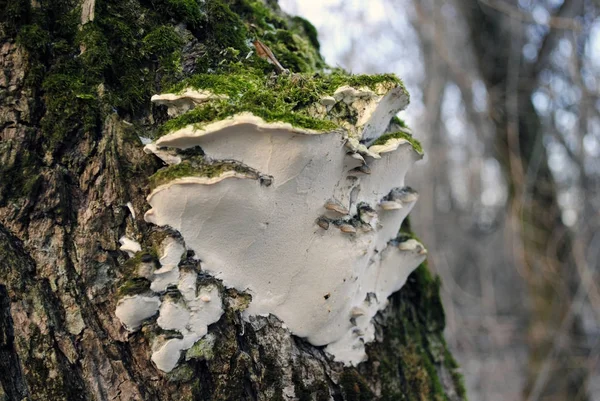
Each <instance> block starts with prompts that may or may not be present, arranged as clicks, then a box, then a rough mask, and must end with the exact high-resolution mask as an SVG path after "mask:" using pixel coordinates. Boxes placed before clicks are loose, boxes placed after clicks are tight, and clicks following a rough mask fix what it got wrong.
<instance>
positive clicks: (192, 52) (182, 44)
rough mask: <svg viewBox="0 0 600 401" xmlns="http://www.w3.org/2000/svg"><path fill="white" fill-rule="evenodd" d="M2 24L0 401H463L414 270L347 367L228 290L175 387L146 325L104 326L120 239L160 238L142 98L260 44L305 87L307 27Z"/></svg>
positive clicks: (65, 21) (136, 13)
mask: <svg viewBox="0 0 600 401" xmlns="http://www.w3.org/2000/svg"><path fill="white" fill-rule="evenodd" d="M0 13H1V14H0V23H1V25H0V29H1V32H0V35H1V41H2V44H1V48H0V64H1V65H2V72H0V88H1V92H0V93H1V95H0V96H1V99H2V101H1V103H0V108H1V109H0V116H1V117H0V118H1V136H0V139H1V141H0V383H1V386H0V400H23V399H28V400H29V399H30V400H69V401H71V400H171V399H173V400H182V399H198V400H204V399H206V400H212V399H214V400H278V399H298V400H329V399H334V400H371V399H386V400H399V399H405V400H443V399H448V400H460V399H465V394H464V389H463V386H462V378H461V376H460V373H459V370H458V367H457V365H456V363H455V361H454V359H453V358H452V356H451V354H450V353H449V351H448V349H447V347H446V344H445V342H444V338H443V335H442V331H443V329H444V324H445V322H444V312H443V308H442V305H441V303H440V299H439V285H440V283H439V280H438V279H437V278H434V277H432V276H431V275H430V273H429V272H428V270H427V267H426V266H425V265H422V266H420V267H419V268H418V269H417V270H416V271H415V272H414V273H413V274H412V275H411V276H410V277H409V279H408V281H407V284H406V285H405V286H404V287H403V289H402V290H401V291H399V292H397V293H396V294H394V295H393V296H392V297H391V298H390V304H389V306H388V307H387V308H386V309H385V310H384V311H383V312H380V313H379V314H378V315H377V317H376V318H375V324H376V339H377V341H375V342H373V343H370V344H368V345H367V354H368V360H367V361H366V362H363V363H361V364H359V365H358V366H357V367H345V366H344V365H343V364H341V363H339V362H334V361H332V360H331V358H330V357H329V356H328V355H327V354H326V353H325V352H324V350H323V347H315V346H313V345H311V344H310V343H308V342H307V341H305V340H303V339H301V338H298V337H296V336H293V335H291V334H290V332H289V330H287V329H286V328H285V326H284V325H282V323H281V321H279V320H278V319H277V318H276V317H274V316H273V315H271V316H269V317H268V318H260V319H257V321H256V322H255V324H249V323H248V322H245V321H244V320H243V319H242V317H241V313H240V308H239V307H238V306H237V304H236V302H237V301H239V300H240V299H242V300H243V299H244V297H243V294H240V293H238V292H237V291H235V290H233V289H222V290H223V292H224V294H225V301H224V303H225V311H224V314H223V315H222V316H221V318H220V320H219V321H218V322H216V323H214V324H212V325H210V327H209V329H208V333H209V336H207V337H205V341H204V342H203V343H202V344H199V347H195V348H194V350H195V352H193V353H192V352H188V353H187V356H186V358H185V360H182V361H181V362H180V363H179V365H178V366H177V367H176V368H175V369H174V370H172V371H170V372H168V373H165V372H162V371H161V370H159V369H157V368H156V367H155V366H154V365H153V363H152V362H151V358H150V355H151V353H152V340H153V338H154V337H156V336H157V333H156V331H155V327H154V326H155V325H154V326H153V325H152V324H148V325H144V326H143V327H142V329H141V330H139V331H136V332H128V331H127V330H126V329H125V328H124V327H123V326H122V324H121V322H120V321H119V319H118V318H117V317H116V316H115V307H116V305H117V301H118V294H117V292H118V291H119V290H122V289H123V282H124V281H125V280H126V278H127V275H128V274H129V273H130V271H129V270H130V269H131V262H129V263H128V257H127V254H126V253H125V252H123V251H121V250H120V249H119V239H120V238H121V237H122V236H123V235H124V234H125V233H130V232H135V233H137V235H138V237H139V238H140V239H141V241H140V242H141V244H142V248H143V249H149V250H151V249H153V248H156V247H158V246H159V242H160V239H161V238H164V235H165V233H166V232H169V230H167V229H163V228H160V227H157V226H154V225H151V224H148V223H146V221H145V220H144V218H143V213H141V212H142V211H146V210H148V209H149V206H148V204H147V202H146V199H145V197H146V195H148V193H149V186H150V183H149V179H148V177H150V176H152V174H154V173H155V172H156V171H157V170H158V169H159V168H160V167H161V163H160V162H159V160H158V159H157V158H156V157H154V155H148V154H145V153H144V151H143V146H142V144H141V142H140V139H139V137H140V136H141V137H147V136H151V135H150V134H149V133H152V132H154V131H156V130H157V127H158V126H159V123H163V122H164V121H165V120H166V119H167V116H166V112H165V111H166V110H165V108H164V107H152V106H151V105H150V102H149V99H150V97H151V95H153V94H154V93H160V91H161V90H164V89H165V88H167V87H169V86H172V85H173V84H176V83H177V82H178V81H180V80H182V79H184V78H186V77H188V76H190V75H192V74H193V73H195V72H205V73H206V72H211V71H217V70H219V68H221V66H222V64H223V63H224V62H232V63H244V60H245V59H246V58H247V57H246V55H247V54H248V53H249V50H250V48H249V43H250V41H249V40H251V39H254V38H255V37H258V38H260V39H261V40H262V41H264V42H265V43H267V44H268V45H269V46H270V47H271V48H272V49H273V52H274V53H275V55H276V56H277V57H278V58H279V61H280V62H281V64H283V66H284V67H286V68H289V69H290V70H292V72H295V73H304V74H310V73H314V71H317V70H319V69H321V68H323V67H324V64H323V62H322V60H321V58H320V56H319V55H318V42H317V40H316V33H315V31H314V28H313V27H312V25H310V24H309V23H308V22H307V21H304V20H302V19H300V18H289V17H287V16H285V15H283V14H282V13H281V12H280V10H279V9H278V7H277V4H276V3H275V2H273V1H267V2H266V3H261V2H259V1H251V0H206V1H205V2H200V1H196V0H85V1H84V3H83V4H80V3H79V2H78V1H76V0H38V1H30V0H0ZM286 33H287V34H286ZM289 33H293V34H294V35H298V37H299V38H300V39H294V38H293V37H292V39H293V40H290V41H286V40H285V39H286V38H288V37H289V36H291V35H289ZM299 44H305V45H306V46H305V48H300V47H299ZM249 57H250V58H253V59H256V56H254V55H250V56H249ZM242 65H243V64H242ZM272 71H273V68H272V67H271V66H270V65H268V64H266V63H265V74H271V73H272ZM129 202H130V204H129V205H128V203H129ZM135 211H137V213H135ZM403 229H404V230H409V229H410V227H408V226H407V225H406V224H405V227H404V228H403ZM150 253H151V252H150ZM182 263H184V262H182ZM185 263H189V264H191V265H193V266H192V268H194V269H198V270H200V267H199V262H197V261H195V260H193V259H192V258H188V259H187V260H186V261H185ZM209 280H212V279H209ZM219 285H220V284H219ZM220 288H222V286H221V287H220Z"/></svg>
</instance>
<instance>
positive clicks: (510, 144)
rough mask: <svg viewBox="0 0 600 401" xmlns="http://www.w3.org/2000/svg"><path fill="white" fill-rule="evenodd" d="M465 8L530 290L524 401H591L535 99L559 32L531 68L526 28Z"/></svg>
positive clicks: (567, 248)
mask: <svg viewBox="0 0 600 401" xmlns="http://www.w3.org/2000/svg"><path fill="white" fill-rule="evenodd" d="M514 3H515V4H514V10H517V9H518V6H517V4H516V2H514ZM462 7H463V12H464V15H465V19H466V21H467V23H468V24H469V28H470V31H471V32H470V33H471V39H472V43H473V47H474V52H475V54H476V57H477V58H478V62H479V72H480V74H481V76H482V77H483V79H484V80H485V83H486V86H487V89H488V93H489V98H488V101H489V106H488V108H489V110H491V117H492V119H493V120H494V123H495V124H496V138H497V142H496V145H497V157H498V159H499V160H500V161H501V163H502V164H503V167H504V170H505V173H506V174H505V175H506V177H507V181H508V183H509V187H510V199H509V205H510V209H511V210H510V217H509V218H510V220H511V221H510V222H509V224H510V225H511V226H512V229H513V232H514V238H513V244H512V247H513V251H514V252H515V255H516V256H517V258H518V259H520V262H519V263H520V264H521V265H522V266H524V269H525V270H524V272H523V276H524V278H525V281H526V283H527V285H528V298H529V305H528V308H529V316H530V320H529V331H528V345H529V354H530V357H529V367H528V378H527V384H526V387H525V394H524V398H525V399H531V400H548V401H549V400H556V401H558V400H567V399H568V400H585V399H587V396H586V391H585V378H586V374H587V372H586V370H585V364H584V363H583V362H581V360H580V358H579V357H580V355H576V354H574V353H573V352H571V350H573V349H581V351H582V352H583V351H584V350H583V349H582V348H579V346H580V344H581V342H582V339H581V338H579V337H578V332H577V316H576V314H577V310H575V309H577V306H576V305H577V304H578V302H575V298H576V296H577V295H576V292H577V289H576V288H573V287H574V286H573V283H574V282H576V281H575V280H574V279H575V275H576V274H577V273H576V267H575V266H574V263H573V260H572V256H571V247H572V244H571V238H570V235H569V231H568V229H567V227H565V225H564V224H563V222H562V220H561V210H560V207H559V205H558V201H557V189H556V185H555V183H554V179H553V177H552V174H551V172H550V169H549V166H548V157H547V153H546V149H545V147H544V144H543V138H544V132H543V130H542V127H541V123H540V121H539V118H538V116H537V112H536V110H535V108H534V106H533V103H532V100H531V98H532V93H533V91H534V89H535V82H536V81H537V79H538V74H539V72H540V71H542V70H543V68H544V67H545V66H546V63H547V59H548V57H549V53H550V51H551V49H552V47H553V41H554V40H555V34H556V32H552V31H551V33H550V34H548V35H547V37H546V39H545V41H544V44H543V46H542V49H541V50H540V56H539V57H538V60H537V61H536V62H535V63H533V64H529V63H525V62H524V61H523V60H522V59H521V52H522V46H523V43H522V41H523V38H524V29H525V25H524V24H522V23H521V22H520V21H518V20H517V19H516V18H512V19H511V18H510V16H509V15H507V14H505V13H504V12H503V11H499V9H495V8H492V7H489V6H487V5H480V4H477V5H475V4H472V2H468V1H467V2H462ZM582 10H583V8H582V4H581V2H579V1H570V2H568V1H567V2H565V4H564V5H563V6H562V9H561V10H560V11H559V13H560V14H561V16H562V17H573V16H576V15H580V14H581V13H582ZM561 349H563V350H565V351H560V350H561ZM567 350H569V351H567ZM582 355H587V354H586V353H585V352H583V353H582ZM565 372H568V373H565Z"/></svg>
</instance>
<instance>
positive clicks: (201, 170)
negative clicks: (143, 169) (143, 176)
mask: <svg viewBox="0 0 600 401" xmlns="http://www.w3.org/2000/svg"><path fill="white" fill-rule="evenodd" d="M226 171H237V172H239V173H244V174H256V173H255V172H253V171H252V170H250V169H249V168H248V167H244V166H242V165H240V164H236V163H231V162H225V161H210V162H209V161H204V160H202V158H196V159H188V160H184V161H182V162H181V163H179V164H175V165H172V166H169V167H165V168H163V169H161V170H158V171H157V172H156V173H155V174H154V175H152V176H151V177H150V186H151V188H156V187H157V186H159V185H161V184H165V183H167V182H170V181H172V180H175V179H177V178H182V177H208V178H212V177H217V176H219V175H221V174H222V173H224V172H226ZM256 178H258V175H257V174H256Z"/></svg>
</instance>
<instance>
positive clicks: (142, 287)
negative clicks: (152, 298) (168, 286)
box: [117, 277, 150, 298]
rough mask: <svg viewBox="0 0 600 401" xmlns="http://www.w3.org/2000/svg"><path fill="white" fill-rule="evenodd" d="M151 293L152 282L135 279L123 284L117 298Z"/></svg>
mask: <svg viewBox="0 0 600 401" xmlns="http://www.w3.org/2000/svg"><path fill="white" fill-rule="evenodd" d="M147 291H150V281H148V280H146V279H145V278H141V277H134V278H132V279H129V280H127V281H125V282H124V283H123V284H121V285H120V286H119V288H118V290H117V297H119V298H122V297H124V296H127V295H137V294H143V293H145V292H147Z"/></svg>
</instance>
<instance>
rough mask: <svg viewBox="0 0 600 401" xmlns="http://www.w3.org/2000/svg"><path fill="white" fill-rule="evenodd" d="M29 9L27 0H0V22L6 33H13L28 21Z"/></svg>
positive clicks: (29, 4)
mask: <svg viewBox="0 0 600 401" xmlns="http://www.w3.org/2000/svg"><path fill="white" fill-rule="evenodd" d="M30 11H31V3H30V1H29V0H0V22H1V23H2V25H4V27H5V28H4V29H5V30H6V33H7V34H8V35H10V36H12V35H15V34H16V33H17V32H18V30H19V28H20V27H21V26H22V25H24V24H26V23H28V21H29V13H30Z"/></svg>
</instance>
